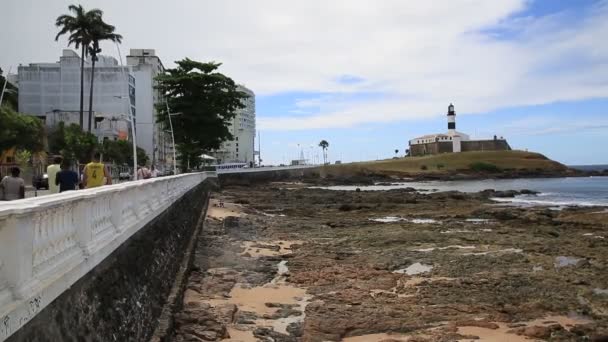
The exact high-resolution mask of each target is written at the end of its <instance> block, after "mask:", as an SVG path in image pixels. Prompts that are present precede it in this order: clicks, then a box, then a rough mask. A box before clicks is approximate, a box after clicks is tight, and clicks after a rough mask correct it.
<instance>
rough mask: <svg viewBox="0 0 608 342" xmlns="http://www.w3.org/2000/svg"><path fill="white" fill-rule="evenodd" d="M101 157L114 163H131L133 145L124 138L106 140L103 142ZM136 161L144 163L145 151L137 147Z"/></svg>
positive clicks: (140, 163)
mask: <svg viewBox="0 0 608 342" xmlns="http://www.w3.org/2000/svg"><path fill="white" fill-rule="evenodd" d="M103 157H104V159H105V160H108V161H111V162H112V163H114V164H116V165H129V166H131V165H133V145H131V143H129V142H127V141H125V140H116V141H114V140H106V141H104V142H103ZM137 163H138V164H139V165H140V166H141V165H146V163H148V156H147V155H146V151H145V150H144V149H142V148H141V147H137Z"/></svg>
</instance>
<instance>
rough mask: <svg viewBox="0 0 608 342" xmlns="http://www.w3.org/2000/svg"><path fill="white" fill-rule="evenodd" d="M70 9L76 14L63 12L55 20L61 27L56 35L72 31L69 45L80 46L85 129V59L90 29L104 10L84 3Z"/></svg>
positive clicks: (81, 118)
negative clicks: (88, 9)
mask: <svg viewBox="0 0 608 342" xmlns="http://www.w3.org/2000/svg"><path fill="white" fill-rule="evenodd" d="M68 10H69V11H70V12H72V13H74V15H69V14H63V15H60V16H59V17H57V19H56V20H55V26H57V27H60V28H61V29H60V30H59V32H58V33H57V35H56V36H55V41H57V40H59V37H61V36H63V35H64V34H67V33H68V32H69V33H70V36H69V37H68V46H70V45H72V44H73V45H74V47H75V48H76V49H78V48H80V49H81V53H80V129H84V122H83V115H84V114H83V113H84V60H85V57H86V56H87V54H88V47H89V45H90V44H91V37H90V33H89V31H90V29H91V27H92V25H93V23H94V22H96V21H97V20H100V19H101V16H102V14H103V12H102V11H101V10H100V9H96V8H95V9H92V10H90V11H85V9H84V8H83V7H82V5H78V6H76V5H70V6H69V7H68Z"/></svg>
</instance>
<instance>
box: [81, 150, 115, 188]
mask: <svg viewBox="0 0 608 342" xmlns="http://www.w3.org/2000/svg"><path fill="white" fill-rule="evenodd" d="M82 173H83V174H84V178H83V183H84V187H85V188H87V189H89V188H96V187H98V186H102V185H105V184H107V185H110V184H112V175H111V174H110V170H109V169H108V167H107V166H106V165H104V163H102V162H101V153H99V152H95V155H93V161H91V162H90V163H88V164H87V165H86V166H85V167H84V170H83V172H82Z"/></svg>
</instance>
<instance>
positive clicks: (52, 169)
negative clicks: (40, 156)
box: [46, 156, 62, 194]
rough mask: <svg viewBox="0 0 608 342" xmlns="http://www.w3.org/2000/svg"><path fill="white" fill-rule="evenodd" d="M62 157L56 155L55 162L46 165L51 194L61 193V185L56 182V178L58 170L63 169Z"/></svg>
mask: <svg viewBox="0 0 608 342" xmlns="http://www.w3.org/2000/svg"><path fill="white" fill-rule="evenodd" d="M61 159H62V158H61V157H60V156H55V158H53V164H51V165H49V166H47V167H46V175H47V176H48V178H47V179H48V181H49V193H51V194H57V193H59V187H58V186H57V184H56V183H55V180H56V177H57V172H59V171H61V167H60V165H61Z"/></svg>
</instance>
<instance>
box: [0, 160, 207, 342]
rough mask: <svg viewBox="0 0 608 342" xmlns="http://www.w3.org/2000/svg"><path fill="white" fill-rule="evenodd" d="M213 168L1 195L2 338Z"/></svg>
mask: <svg viewBox="0 0 608 342" xmlns="http://www.w3.org/2000/svg"><path fill="white" fill-rule="evenodd" d="M209 177H213V178H215V177H217V175H216V174H215V173H214V172H203V173H189V174H184V175H177V176H170V177H162V178H152V179H146V180H138V181H133V182H126V183H121V184H115V185H110V186H103V187H99V188H95V189H87V190H79V191H68V192H64V193H61V194H57V195H49V196H43V197H36V198H28V199H24V200H18V201H12V202H0V342H1V341H4V340H5V339H6V338H8V337H9V336H10V335H12V334H13V333H14V332H15V331H17V330H18V329H19V328H21V327H22V326H23V325H25V324H26V323H27V322H28V321H29V320H30V319H32V318H33V317H34V316H35V315H36V314H37V313H38V312H40V311H41V310H42V309H43V308H44V307H45V306H46V305H48V304H50V303H51V302H52V301H53V300H54V299H55V298H57V296H59V295H60V294H61V293H62V292H63V291H65V290H67V289H69V288H70V286H72V285H73V284H74V283H75V282H76V281H78V279H80V278H81V277H82V276H84V275H85V274H86V273H88V272H89V271H91V270H92V269H93V268H94V267H95V266H96V265H98V264H99V263H100V262H101V261H103V260H104V259H105V258H106V257H107V256H108V255H110V254H111V253H112V252H113V251H114V250H115V249H116V248H118V247H119V246H120V245H121V244H122V243H123V242H125V241H126V240H127V239H128V238H129V237H131V236H132V235H133V234H134V233H136V232H137V231H138V230H139V229H141V228H142V227H144V226H145V225H146V224H147V223H149V222H150V221H152V220H153V219H154V218H155V217H156V216H158V215H159V214H161V213H162V212H164V211H165V210H166V209H167V208H168V207H169V206H171V205H172V204H173V203H174V202H176V201H177V200H178V199H180V198H181V197H182V196H183V195H184V194H185V193H186V192H188V191H189V190H191V189H193V188H194V187H196V186H197V185H198V184H200V183H201V182H203V181H204V180H205V179H206V178H209Z"/></svg>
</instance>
